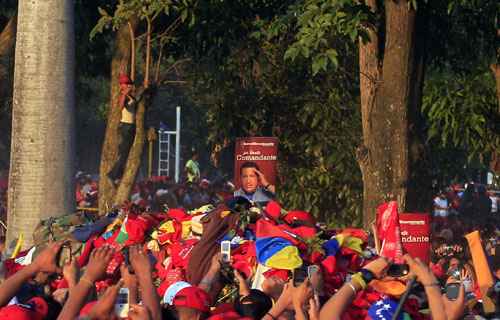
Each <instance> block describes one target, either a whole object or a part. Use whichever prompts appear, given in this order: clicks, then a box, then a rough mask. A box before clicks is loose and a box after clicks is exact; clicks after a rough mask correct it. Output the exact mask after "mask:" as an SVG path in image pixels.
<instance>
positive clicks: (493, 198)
mask: <svg viewBox="0 0 500 320" xmlns="http://www.w3.org/2000/svg"><path fill="white" fill-rule="evenodd" d="M490 199H491V213H497V212H498V198H497V196H490Z"/></svg>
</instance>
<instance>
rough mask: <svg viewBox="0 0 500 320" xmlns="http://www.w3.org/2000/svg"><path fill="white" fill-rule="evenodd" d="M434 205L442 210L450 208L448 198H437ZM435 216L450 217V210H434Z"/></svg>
mask: <svg viewBox="0 0 500 320" xmlns="http://www.w3.org/2000/svg"><path fill="white" fill-rule="evenodd" d="M434 205H435V206H438V207H441V208H448V199H446V198H444V199H442V198H441V197H435V198H434ZM434 215H435V216H436V217H447V216H448V209H434Z"/></svg>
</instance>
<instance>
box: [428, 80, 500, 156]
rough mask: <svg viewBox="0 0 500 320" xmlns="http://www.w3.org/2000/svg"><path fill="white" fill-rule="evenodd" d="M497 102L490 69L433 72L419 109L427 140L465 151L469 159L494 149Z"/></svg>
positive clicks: (499, 139) (499, 144)
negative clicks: (471, 72) (424, 120)
mask: <svg viewBox="0 0 500 320" xmlns="http://www.w3.org/2000/svg"><path fill="white" fill-rule="evenodd" d="M497 108H498V101H497V98H496V95H495V84H494V79H493V76H492V74H491V72H489V71H488V72H480V73H477V74H467V75H460V74H450V73H445V74H437V75H434V76H433V77H432V78H431V79H430V80H429V81H427V83H426V86H425V92H424V99H423V104H422V112H423V113H424V114H425V116H426V117H427V119H428V123H429V130H428V139H429V141H431V142H433V143H439V144H441V146H452V147H455V148H457V147H458V148H463V149H466V150H468V155H469V159H472V158H473V157H475V156H479V155H487V154H488V153H489V152H492V151H494V150H498V148H499V147H500V136H499V132H498V127H497V124H498V123H499V122H498V121H499V120H500V119H498V115H497V114H496V110H497Z"/></svg>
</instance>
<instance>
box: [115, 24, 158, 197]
mask: <svg viewBox="0 0 500 320" xmlns="http://www.w3.org/2000/svg"><path fill="white" fill-rule="evenodd" d="M151 27H152V26H151V21H150V20H147V31H146V61H145V64H144V84H143V85H144V88H148V87H149V67H150V64H151ZM147 99H148V97H143V98H142V100H141V101H140V102H139V106H138V108H137V111H136V117H135V127H136V130H135V139H134V143H133V144H132V147H130V151H129V154H128V158H127V165H126V166H125V171H124V172H123V176H122V179H121V181H120V186H119V187H118V190H117V191H116V195H115V198H114V203H116V204H122V203H123V202H125V201H126V200H128V197H129V195H130V191H132V187H133V186H134V182H135V179H136V177H137V172H138V171H139V167H140V165H141V160H142V152H143V150H144V143H145V140H146V132H145V130H144V117H145V113H146V104H147V103H148V102H149V101H147Z"/></svg>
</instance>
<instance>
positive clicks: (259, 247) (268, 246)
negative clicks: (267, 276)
mask: <svg viewBox="0 0 500 320" xmlns="http://www.w3.org/2000/svg"><path fill="white" fill-rule="evenodd" d="M288 246H292V243H291V242H290V241H288V240H285V239H283V238H259V239H257V241H255V251H256V255H257V261H259V263H261V264H265V263H266V261H267V259H269V258H270V257H272V256H273V255H275V254H276V253H278V252H279V251H281V249H283V248H285V247H288Z"/></svg>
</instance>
